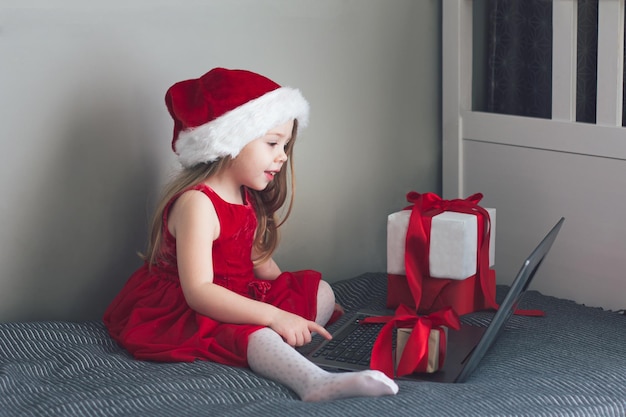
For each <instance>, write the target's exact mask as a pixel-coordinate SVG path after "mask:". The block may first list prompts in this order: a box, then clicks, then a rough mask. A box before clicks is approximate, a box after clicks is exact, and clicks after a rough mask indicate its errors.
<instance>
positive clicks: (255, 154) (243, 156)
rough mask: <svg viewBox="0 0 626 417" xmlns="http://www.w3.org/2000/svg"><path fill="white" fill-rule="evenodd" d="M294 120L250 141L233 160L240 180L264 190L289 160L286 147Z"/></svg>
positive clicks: (251, 186) (235, 172)
mask: <svg viewBox="0 0 626 417" xmlns="http://www.w3.org/2000/svg"><path fill="white" fill-rule="evenodd" d="M293 123H294V122H293V120H290V121H289V122H287V123H285V124H282V125H280V126H276V127H275V128H273V129H271V130H269V131H268V132H267V133H266V134H265V135H264V136H261V137H260V138H258V139H255V140H253V141H252V142H250V143H248V144H247V145H246V146H244V148H243V149H242V150H241V152H239V155H237V157H236V158H235V159H234V160H233V165H232V168H233V173H234V174H235V176H236V178H237V180H238V182H239V183H240V184H241V185H245V186H247V187H248V188H251V189H253V190H258V191H261V190H264V189H265V188H266V187H267V185H268V184H269V183H270V182H271V181H272V180H273V179H274V176H275V175H276V174H278V172H279V171H280V170H281V168H282V166H283V164H284V163H285V162H286V161H287V154H286V153H285V149H286V147H287V144H288V143H289V141H290V140H291V135H292V132H293Z"/></svg>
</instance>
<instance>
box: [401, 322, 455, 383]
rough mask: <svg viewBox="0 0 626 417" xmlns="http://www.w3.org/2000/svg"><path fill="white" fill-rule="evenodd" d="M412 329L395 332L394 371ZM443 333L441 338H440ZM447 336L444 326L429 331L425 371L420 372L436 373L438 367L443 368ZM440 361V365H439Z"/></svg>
mask: <svg viewBox="0 0 626 417" xmlns="http://www.w3.org/2000/svg"><path fill="white" fill-rule="evenodd" d="M412 331H413V329H412V328H400V329H398V331H397V335H396V369H398V367H399V365H400V359H401V358H402V354H403V353H404V348H405V347H406V344H407V342H408V340H409V337H410V336H411V332H412ZM442 332H443V336H442ZM447 336H448V328H447V327H445V326H442V327H439V328H436V329H431V330H430V333H429V335H428V343H427V346H426V352H427V358H428V359H427V360H426V363H425V365H426V369H423V370H422V372H425V373H429V374H431V373H433V372H437V371H438V370H439V369H440V367H442V366H443V359H444V358H445V354H446V347H447V346H446V340H447ZM440 361H441V363H440Z"/></svg>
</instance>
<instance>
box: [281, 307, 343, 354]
mask: <svg viewBox="0 0 626 417" xmlns="http://www.w3.org/2000/svg"><path fill="white" fill-rule="evenodd" d="M269 327H270V328H271V329H272V330H274V331H275V332H276V333H278V334H279V335H280V336H281V337H282V338H283V340H284V341H285V343H287V344H288V345H290V346H293V347H297V346H303V345H306V344H307V343H309V342H311V333H319V334H320V335H321V336H322V337H324V338H325V339H328V340H330V339H332V336H331V335H330V333H328V330H326V329H325V328H324V327H323V326H320V325H319V324H317V323H316V322H314V321H311V320H307V319H305V318H303V317H300V316H298V315H297V314H292V313H289V312H286V311H284V310H278V314H276V316H275V317H274V320H272V322H271V323H270V324H269Z"/></svg>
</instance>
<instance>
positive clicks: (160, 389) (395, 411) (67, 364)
mask: <svg viewBox="0 0 626 417" xmlns="http://www.w3.org/2000/svg"><path fill="white" fill-rule="evenodd" d="M333 288H334V290H335V292H336V295H337V299H338V301H339V302H340V303H341V304H342V305H343V306H344V307H345V308H346V310H348V311H352V310H355V309H359V308H361V307H372V308H383V307H384V304H385V292H386V281H385V274H384V273H366V274H363V275H360V276H357V277H355V278H351V279H347V280H344V281H340V282H337V283H334V284H333ZM506 290H507V287H505V286H498V288H497V294H498V298H499V299H502V297H503V296H504V294H505V293H506ZM520 307H521V308H538V309H542V310H544V311H545V313H546V316H545V317H543V318H536V317H523V316H513V317H512V318H511V320H510V322H509V323H508V324H507V328H506V330H505V332H504V333H503V334H502V336H501V337H500V339H499V340H498V341H497V343H496V344H495V345H494V346H493V347H492V349H491V350H490V351H489V352H488V354H487V356H486V357H485V358H484V360H483V361H482V362H481V364H480V366H479V368H478V369H477V370H476V371H475V372H474V373H473V374H472V376H471V377H470V379H469V380H468V381H467V382H465V383H463V384H438V383H427V382H414V381H399V386H400V392H399V393H398V395H396V396H393V397H381V398H351V399H345V400H338V401H333V402H327V403H305V402H302V401H300V400H298V399H297V397H296V395H295V393H293V392H292V391H290V390H289V389H287V388H286V387H284V386H281V385H279V384H277V383H274V382H272V381H268V380H265V379H262V378H259V377H257V376H255V375H254V374H253V373H252V372H250V371H249V370H247V369H239V368H230V367H226V366H222V365H218V364H214V363H209V362H200V361H198V362H194V363H172V364H163V363H151V362H141V361H136V360H134V359H132V357H130V356H129V355H128V354H127V353H126V352H125V351H124V350H123V349H121V348H120V347H118V346H117V345H116V344H115V342H113V341H112V340H111V339H110V338H109V336H108V334H107V332H106V330H105V328H104V326H103V324H102V322H101V321H83V322H58V321H47V322H46V321H38V322H24V323H4V324H0V416H11V417H14V416H90V417H91V416H247V415H268V416H283V415H285V416H304V415H319V416H381V415H385V416H446V417H449V416H481V417H484V416H594V417H597V416H616V417H617V416H619V417H624V416H626V317H625V316H624V314H623V313H621V312H610V311H605V310H602V309H598V308H590V307H586V306H583V305H580V304H576V303H574V302H572V301H568V300H564V299H558V298H553V297H548V296H545V295H542V294H540V293H538V292H536V291H529V292H527V293H526V295H525V296H524V298H523V300H522V303H521V306H520ZM492 315H493V313H491V312H479V313H473V314H470V315H466V316H464V317H463V320H464V321H467V322H472V323H473V324H477V325H483V326H486V325H487V324H488V322H489V319H490V317H491V316H492ZM344 318H345V316H344ZM342 322H343V319H341V320H339V321H338V322H336V323H335V324H333V326H331V327H334V326H339V325H341V323H342Z"/></svg>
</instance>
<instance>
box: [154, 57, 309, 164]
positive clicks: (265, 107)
mask: <svg viewBox="0 0 626 417" xmlns="http://www.w3.org/2000/svg"><path fill="white" fill-rule="evenodd" d="M165 104H166V105H167V109H168V110H169V112H170V115H171V116H172V118H173V119H174V137H173V139H172V149H173V150H174V152H176V154H177V155H178V158H179V160H180V162H181V164H182V165H183V166H184V167H192V166H194V165H196V164H199V163H206V162H212V161H215V160H217V159H219V158H222V157H224V156H227V155H230V156H232V157H233V158H234V157H236V156H237V155H238V154H239V152H240V151H241V149H243V147H244V146H245V145H246V144H248V143H249V142H250V141H252V140H254V139H256V138H259V137H261V136H263V135H264V134H266V133H267V131H269V130H270V129H272V128H274V127H276V126H279V125H281V124H283V123H286V122H288V121H289V120H291V119H298V126H300V127H305V126H306V125H307V124H308V121H309V103H308V102H307V101H306V100H305V98H304V97H303V96H302V94H301V93H300V91H299V90H297V89H294V88H290V87H281V86H280V85H278V84H276V83H275V82H274V81H272V80H270V79H269V78H266V77H264V76H262V75H259V74H256V73H254V72H250V71H245V70H229V69H224V68H214V69H212V70H211V71H209V72H207V73H206V74H204V75H203V76H202V77H200V78H197V79H192V80H185V81H181V82H178V83H176V84H174V85H173V86H171V87H170V88H169V89H168V91H167V93H166V95H165Z"/></svg>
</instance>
